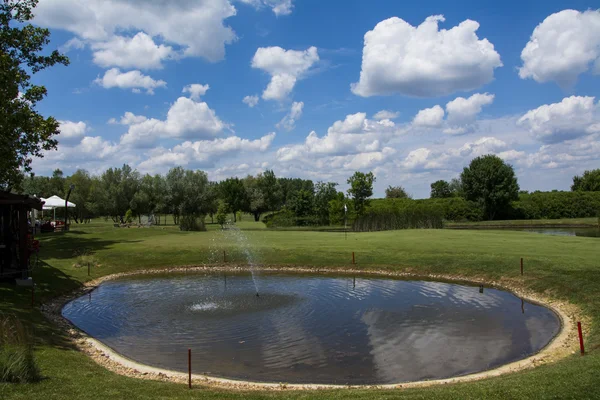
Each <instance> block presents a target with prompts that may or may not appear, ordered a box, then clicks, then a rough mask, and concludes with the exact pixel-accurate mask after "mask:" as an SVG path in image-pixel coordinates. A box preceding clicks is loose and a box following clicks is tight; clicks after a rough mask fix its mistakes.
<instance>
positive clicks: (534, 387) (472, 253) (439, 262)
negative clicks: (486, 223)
mask: <svg viewBox="0 0 600 400" xmlns="http://www.w3.org/2000/svg"><path fill="white" fill-rule="evenodd" d="M240 225H242V226H243V227H244V228H247V229H248V230H246V231H242V234H243V235H245V237H246V239H247V242H248V243H249V245H250V246H251V248H252V249H253V253H254V254H255V258H256V261H257V262H258V263H261V264H265V265H291V266H293V265H298V266H307V265H311V266H327V267H340V268H346V267H350V266H351V262H352V252H353V251H354V252H355V255H356V262H357V267H358V268H361V269H371V268H377V269H379V268H384V269H390V270H397V271H412V272H417V273H418V272H421V273H423V274H427V273H443V274H460V275H465V276H473V277H485V278H487V279H490V280H497V279H499V278H502V277H508V278H514V279H521V278H520V267H519V262H520V258H521V257H523V258H524V260H525V276H524V278H523V284H524V286H526V287H528V288H530V289H532V290H535V291H537V292H539V293H545V294H547V295H548V294H550V295H553V296H556V297H558V298H561V299H564V300H569V301H571V302H573V303H574V304H577V305H578V306H580V307H581V309H582V310H583V312H584V313H585V314H586V315H588V316H590V317H591V318H592V326H591V327H589V328H590V329H591V333H590V334H589V335H588V336H587V337H586V346H587V350H588V354H586V356H584V357H581V356H579V355H578V354H574V355H573V356H571V357H569V358H567V359H565V360H563V361H560V362H558V363H555V364H552V365H545V366H541V367H539V368H536V369H534V370H529V371H523V372H519V373H516V374H511V375H506V376H503V377H499V378H493V379H487V380H484V381H479V382H473V383H464V384H455V385H444V386H438V387H431V388H424V389H410V390H401V391H398V390H393V391H385V390H384V391H372V390H350V391H347V390H341V391H339V390H338V391H319V392H290V391H284V392H238V391H227V390H220V389H214V388H206V387H198V388H196V389H194V390H191V391H190V390H188V389H187V388H186V387H185V385H177V384H172V383H162V382H153V381H144V380H138V379H134V378H127V377H124V376H120V375H117V374H114V373H112V372H110V371H108V370H106V369H104V368H102V367H100V366H99V365H97V364H96V363H95V362H93V361H92V360H90V359H89V358H88V357H87V356H85V355H84V354H82V353H80V352H79V351H77V350H75V349H74V348H73V347H72V345H71V344H70V343H69V341H68V340H67V338H66V337H64V335H63V333H62V332H60V331H58V330H57V329H56V328H55V327H54V326H53V325H52V324H51V323H49V322H48V321H47V320H45V318H44V317H43V316H42V315H41V314H40V313H39V311H37V310H36V309H33V310H32V309H31V306H30V301H31V293H30V291H29V290H28V289H24V288H15V287H14V286H10V285H7V284H2V285H0V308H1V309H2V311H4V312H10V313H12V314H15V315H17V316H18V317H19V318H20V319H21V320H22V321H24V323H26V324H27V325H28V326H29V327H30V328H31V329H32V330H33V332H34V334H35V337H36V350H35V355H36V359H37V360H38V363H39V366H40V369H41V373H42V375H43V377H44V378H43V379H42V381H41V382H39V383H35V384H0V399H71V398H77V399H106V398H128V399H146V398H181V399H187V398H206V399H213V398H214V399H219V398H223V399H232V398H233V399H237V398H239V399H242V398H248V399H255V398H256V399H259V398H304V399H313V398H323V399H331V398H334V399H335V398H397V397H402V398H407V399H466V398H472V399H482V398H498V399H511V398H514V399H517V398H536V399H538V398H541V399H544V398H546V399H555V398H573V399H587V398H600V390H599V389H598V387H597V386H598V383H599V382H600V375H598V372H597V371H598V370H599V368H600V356H599V353H600V351H599V350H598V347H599V345H600V337H599V334H598V332H599V330H598V327H599V325H598V324H599V321H600V311H599V310H600V240H598V239H597V238H585V237H558V236H547V235H539V234H534V233H523V232H510V231H460V230H404V231H389V232H378V233H349V234H348V236H347V239H346V238H345V235H344V233H339V232H307V231H286V232H281V231H270V230H264V229H260V228H261V227H260V223H259V224H255V223H254V222H252V221H243V222H242V223H241V224H240ZM208 228H209V231H208V232H179V231H178V230H177V229H176V227H174V226H161V227H152V228H113V227H112V224H109V223H105V222H103V221H95V222H94V223H92V224H89V225H86V226H75V227H74V229H73V231H72V232H69V233H66V234H48V235H44V236H42V239H41V241H42V252H41V257H42V263H41V266H40V267H39V268H38V269H36V270H35V271H34V279H35V281H36V284H37V288H36V295H37V299H38V301H43V300H47V299H49V298H51V297H54V296H57V295H60V294H62V293H65V292H68V291H70V290H73V289H74V288H76V287H78V286H80V285H81V283H82V282H84V281H85V280H87V279H91V278H94V277H98V276H101V275H106V274H111V273H116V272H122V271H131V270H136V269H143V268H160V267H165V266H177V265H196V264H203V263H207V262H214V261H219V262H220V261H221V260H222V251H223V250H225V251H226V252H227V258H228V261H229V262H237V263H243V262H245V256H244V255H243V253H242V251H241V249H240V247H239V243H238V242H237V241H236V240H235V239H234V237H233V236H234V235H233V234H223V233H222V232H220V229H219V228H220V227H218V226H216V225H209V226H208ZM83 253H86V254H89V253H91V254H93V257H94V259H95V260H97V261H98V263H99V264H100V265H99V266H97V267H93V268H92V276H91V277H88V276H87V268H82V267H80V268H76V267H74V265H75V264H76V261H77V258H78V257H79V256H80V255H81V254H83Z"/></svg>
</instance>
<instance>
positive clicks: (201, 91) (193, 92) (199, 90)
mask: <svg viewBox="0 0 600 400" xmlns="http://www.w3.org/2000/svg"><path fill="white" fill-rule="evenodd" d="M208 89H210V86H209V85H201V84H199V83H192V84H191V85H187V86H186V87H184V88H183V91H182V92H181V93H189V94H190V99H192V100H196V101H197V100H200V96H204V95H205V94H206V92H207V91H208Z"/></svg>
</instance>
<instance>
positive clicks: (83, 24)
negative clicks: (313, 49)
mask: <svg viewBox="0 0 600 400" xmlns="http://www.w3.org/2000/svg"><path fill="white" fill-rule="evenodd" d="M235 13H236V10H235V7H234V6H233V5H231V3H230V2H229V1H228V0H203V1H192V0H180V1H169V0H152V1H140V0H44V1H41V2H40V3H39V4H38V6H37V7H36V9H35V19H34V22H35V23H36V24H38V25H41V26H44V27H48V28H57V29H64V30H67V31H69V32H72V33H74V34H75V35H77V36H78V37H79V38H80V39H83V40H87V41H91V42H93V43H104V42H107V43H110V42H113V41H114V40H115V36H116V35H117V34H121V33H122V32H136V33H137V32H145V33H146V34H147V35H149V36H150V37H160V38H162V39H163V40H164V41H165V42H166V43H169V44H173V45H176V46H177V47H178V49H179V50H180V51H179V54H180V56H182V57H192V56H197V57H203V58H205V59H207V60H208V61H212V62H214V61H219V60H222V59H223V57H224V56H225V45H226V44H229V43H232V42H233V41H234V40H236V35H235V33H234V31H233V29H231V28H230V27H229V26H226V25H225V20H226V19H227V18H229V17H232V16H234V15H235ZM117 47H119V46H117ZM120 48H121V50H123V48H122V47H120ZM139 62H144V61H143V60H139Z"/></svg>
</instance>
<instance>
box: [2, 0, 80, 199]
mask: <svg viewBox="0 0 600 400" xmlns="http://www.w3.org/2000/svg"><path fill="white" fill-rule="evenodd" d="M37 3H38V1H37V0H3V1H2V2H0V143H2V145H0V190H11V189H13V188H15V189H21V183H22V180H23V173H22V171H25V172H31V162H32V159H33V157H42V156H43V153H44V151H48V150H52V149H55V148H56V145H57V141H56V139H55V138H54V136H56V135H57V134H58V133H59V132H60V131H59V123H58V121H57V120H56V119H54V118H53V117H47V118H45V117H43V116H42V115H41V114H39V113H38V112H37V111H36V106H37V103H38V102H39V101H41V100H42V99H43V98H44V97H45V96H46V93H47V91H46V88H45V87H44V86H39V85H34V84H32V83H31V75H30V74H35V73H37V72H39V71H41V70H43V69H45V68H48V67H51V66H53V65H55V64H63V65H68V64H69V59H68V58H67V57H66V56H64V55H62V54H60V53H59V52H58V51H56V50H55V51H53V52H51V53H50V54H42V52H43V50H44V47H45V46H46V45H47V44H48V43H49V42H50V31H48V29H43V28H39V27H35V26H33V25H31V24H30V23H28V22H29V21H30V20H31V19H32V18H33V9H34V7H35V6H36V5H37Z"/></svg>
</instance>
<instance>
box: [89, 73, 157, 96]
mask: <svg viewBox="0 0 600 400" xmlns="http://www.w3.org/2000/svg"><path fill="white" fill-rule="evenodd" d="M94 82H95V83H96V84H98V85H100V86H102V87H103V88H105V89H111V88H120V89H132V91H133V92H134V93H140V91H141V89H145V90H146V93H147V94H154V89H156V88H164V87H167V82H165V81H163V80H154V79H152V78H151V77H150V76H148V75H144V74H142V73H141V72H140V71H137V70H135V71H129V72H121V71H120V70H119V69H118V68H112V69H109V70H108V71H106V72H105V73H104V76H103V77H98V78H97V79H96V80H95V81H94Z"/></svg>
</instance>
